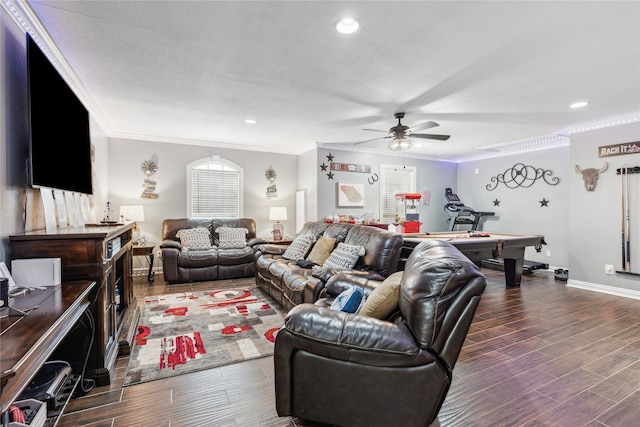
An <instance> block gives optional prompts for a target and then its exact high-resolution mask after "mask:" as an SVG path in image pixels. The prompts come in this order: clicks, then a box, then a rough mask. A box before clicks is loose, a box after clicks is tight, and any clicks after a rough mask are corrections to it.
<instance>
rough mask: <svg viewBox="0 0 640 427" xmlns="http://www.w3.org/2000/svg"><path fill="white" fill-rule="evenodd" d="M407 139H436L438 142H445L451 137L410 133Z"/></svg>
mask: <svg viewBox="0 0 640 427" xmlns="http://www.w3.org/2000/svg"><path fill="white" fill-rule="evenodd" d="M409 138H424V139H437V140H439V141H446V140H447V139H449V138H451V135H434V134H430V133H412V134H411V135H409Z"/></svg>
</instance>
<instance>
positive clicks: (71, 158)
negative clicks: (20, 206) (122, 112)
mask: <svg viewBox="0 0 640 427" xmlns="http://www.w3.org/2000/svg"><path fill="white" fill-rule="evenodd" d="M27 78H28V87H29V127H30V152H29V159H30V180H31V182H30V183H31V186H32V187H47V188H52V189H56V190H66V191H73V192H78V193H84V194H92V188H93V185H92V179H91V178H92V176H91V138H90V135H89V112H88V111H87V109H86V108H85V107H84V105H82V102H80V100H79V99H78V97H77V96H76V95H75V93H73V91H72V90H71V88H70V87H69V86H68V85H67V83H66V82H65V81H64V79H63V78H62V76H61V75H60V74H59V73H58V71H57V70H56V69H55V67H54V66H53V64H51V62H49V60H48V59H47V57H46V55H45V54H44V53H43V52H42V51H41V50H40V48H39V47H38V45H37V44H36V42H35V41H34V40H33V39H32V38H31V37H30V36H29V34H27Z"/></svg>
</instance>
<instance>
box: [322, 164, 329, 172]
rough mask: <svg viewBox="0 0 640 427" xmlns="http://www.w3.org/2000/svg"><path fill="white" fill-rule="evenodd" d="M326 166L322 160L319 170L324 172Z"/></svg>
mask: <svg viewBox="0 0 640 427" xmlns="http://www.w3.org/2000/svg"><path fill="white" fill-rule="evenodd" d="M328 167H329V165H325V164H324V162H322V164H321V165H320V170H321V171H323V172H326V171H327V168H328Z"/></svg>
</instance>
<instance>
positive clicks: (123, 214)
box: [120, 205, 144, 240]
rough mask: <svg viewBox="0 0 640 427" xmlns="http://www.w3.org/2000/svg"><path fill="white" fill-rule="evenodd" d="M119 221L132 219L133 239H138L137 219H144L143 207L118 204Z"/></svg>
mask: <svg viewBox="0 0 640 427" xmlns="http://www.w3.org/2000/svg"><path fill="white" fill-rule="evenodd" d="M120 221H134V223H133V239H134V240H136V239H138V237H140V229H139V228H138V221H144V208H143V207H142V206H141V205H123V206H120Z"/></svg>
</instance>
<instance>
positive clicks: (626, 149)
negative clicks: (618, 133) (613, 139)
mask: <svg viewBox="0 0 640 427" xmlns="http://www.w3.org/2000/svg"><path fill="white" fill-rule="evenodd" d="M636 153H640V141H636V142H625V143H623V144H613V145H604V146H602V147H598V157H611V156H622V155H624V154H636Z"/></svg>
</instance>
